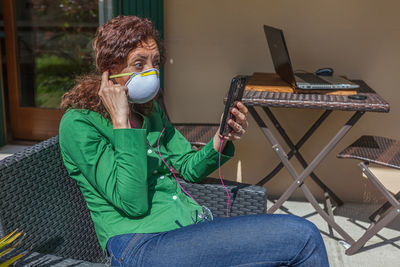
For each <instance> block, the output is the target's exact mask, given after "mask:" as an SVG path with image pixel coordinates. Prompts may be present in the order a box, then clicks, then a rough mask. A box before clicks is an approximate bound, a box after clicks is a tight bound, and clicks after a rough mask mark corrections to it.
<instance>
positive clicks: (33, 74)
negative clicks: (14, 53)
mask: <svg viewBox="0 0 400 267" xmlns="http://www.w3.org/2000/svg"><path fill="white" fill-rule="evenodd" d="M15 20H16V25H17V42H18V50H19V51H18V52H19V54H18V63H19V66H20V90H21V91H20V92H21V94H20V103H21V105H22V106H35V107H43V108H57V107H58V105H59V103H60V101H61V96H62V95H63V94H64V92H65V91H67V90H69V89H70V88H71V87H72V86H73V84H74V80H75V78H76V77H77V76H79V75H82V74H84V73H87V72H90V71H91V70H92V69H93V61H92V47H91V42H92V39H93V37H94V34H95V31H96V28H97V26H98V21H99V19H98V0H96V1H93V0H17V1H16V4H15Z"/></svg>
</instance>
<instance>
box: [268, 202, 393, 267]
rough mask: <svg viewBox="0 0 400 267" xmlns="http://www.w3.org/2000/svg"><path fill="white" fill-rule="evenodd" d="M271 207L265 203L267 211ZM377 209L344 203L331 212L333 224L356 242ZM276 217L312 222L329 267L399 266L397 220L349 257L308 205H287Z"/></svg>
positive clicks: (336, 234) (297, 203) (329, 229)
mask: <svg viewBox="0 0 400 267" xmlns="http://www.w3.org/2000/svg"><path fill="white" fill-rule="evenodd" d="M272 205H273V203H272V202H271V201H268V207H271V206H272ZM321 207H322V208H323V205H322V204H321ZM379 207H380V205H378V204H377V205H372V204H360V203H346V204H344V205H343V206H341V207H338V208H336V209H335V210H334V214H335V221H336V222H337V223H338V224H339V225H340V226H341V227H343V229H344V230H345V231H346V232H347V233H349V234H350V236H352V237H353V239H356V240H357V239H358V238H359V237H360V236H361V235H362V234H363V233H364V231H365V229H366V228H367V227H368V225H369V220H368V216H369V215H371V214H372V213H373V212H374V211H375V210H376V209H378V208H379ZM276 213H281V214H288V213H289V214H295V215H298V216H301V217H303V218H306V219H307V220H310V221H311V222H313V223H314V224H315V225H316V226H317V227H318V229H319V230H320V232H321V234H322V237H323V239H324V242H325V246H326V249H327V251H328V257H329V263H330V266H331V267H376V266H388V267H389V266H390V267H397V266H400V216H398V217H397V218H396V219H395V220H394V221H393V222H392V223H391V224H390V225H389V226H388V227H386V228H383V229H382V230H381V231H380V232H378V234H377V235H375V236H374V237H372V238H371V239H370V240H369V241H368V242H367V243H366V245H365V246H364V247H363V248H362V249H361V250H359V252H358V253H357V254H354V255H351V256H348V255H346V254H345V248H344V247H343V246H342V245H341V244H340V243H339V241H340V240H342V239H341V237H340V235H339V234H338V233H336V232H335V231H333V232H332V229H331V228H330V227H328V224H327V223H326V222H325V221H324V220H323V219H322V217H321V216H320V215H319V214H318V213H317V212H316V211H315V210H314V208H313V207H312V206H311V204H309V203H308V202H301V201H287V202H285V203H284V205H283V207H282V209H280V210H278V211H276Z"/></svg>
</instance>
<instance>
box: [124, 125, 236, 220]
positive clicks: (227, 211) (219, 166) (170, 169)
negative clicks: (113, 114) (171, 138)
mask: <svg viewBox="0 0 400 267" xmlns="http://www.w3.org/2000/svg"><path fill="white" fill-rule="evenodd" d="M129 122H130V124H131V125H132V127H134V128H137V127H136V125H135V124H134V123H133V121H131V120H129ZM167 123H168V119H165V125H164V128H163V130H162V131H161V133H160V136H159V137H158V139H157V149H158V152H157V151H156V150H155V149H154V147H153V146H152V145H151V144H150V143H149V141H147V139H146V143H147V144H148V145H149V146H150V147H151V149H152V150H153V151H154V152H155V153H156V154H157V155H158V156H160V158H161V160H162V162H164V164H165V166H167V167H168V169H169V171H170V172H171V173H172V175H173V176H174V178H175V180H176V182H177V183H178V185H179V187H180V188H181V190H182V191H183V192H184V193H185V194H186V195H188V196H189V197H190V198H191V199H193V201H194V202H196V203H197V205H199V206H201V205H200V204H199V202H197V201H196V200H195V199H194V197H193V196H192V195H191V194H189V193H188V192H187V191H186V190H185V189H184V188H183V187H182V185H181V183H179V181H178V178H177V177H176V175H175V172H174V170H173V169H172V168H171V167H170V166H169V165H168V164H167V162H166V161H165V159H164V158H163V156H162V155H161V151H160V139H161V136H162V134H163V133H164V131H165V129H166V127H167ZM224 138H225V136H222V139H221V146H220V147H219V157H218V173H219V178H220V180H221V183H222V186H223V187H224V189H225V191H226V193H227V195H228V204H227V206H226V217H229V202H230V196H229V192H228V190H227V189H226V186H225V184H224V181H223V180H222V177H221V150H222V145H223V143H224Z"/></svg>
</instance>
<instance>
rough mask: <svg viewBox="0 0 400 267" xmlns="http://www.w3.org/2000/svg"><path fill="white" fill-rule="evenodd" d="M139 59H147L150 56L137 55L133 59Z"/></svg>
mask: <svg viewBox="0 0 400 267" xmlns="http://www.w3.org/2000/svg"><path fill="white" fill-rule="evenodd" d="M137 58H141V59H147V58H148V56H147V55H143V54H136V55H134V56H133V57H132V60H135V59H137Z"/></svg>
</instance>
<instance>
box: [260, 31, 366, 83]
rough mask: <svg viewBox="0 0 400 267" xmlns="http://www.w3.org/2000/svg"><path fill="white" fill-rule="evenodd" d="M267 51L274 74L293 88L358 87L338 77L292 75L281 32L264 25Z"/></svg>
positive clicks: (310, 74)
mask: <svg viewBox="0 0 400 267" xmlns="http://www.w3.org/2000/svg"><path fill="white" fill-rule="evenodd" d="M264 32H265V36H266V37H267V41H268V46H269V50H270V52H271V57H272V61H273V63H274V67H275V71H276V73H277V74H278V75H279V76H280V77H281V79H282V80H284V81H285V82H287V83H289V84H290V85H291V86H292V87H293V88H299V89H307V90H310V89H335V90H338V89H354V88H358V87H360V86H359V85H358V84H355V83H353V82H351V81H349V80H346V79H344V78H342V77H339V76H319V75H316V74H314V73H308V72H304V73H303V72H302V73H294V72H293V68H292V64H291V62H290V58H289V52H288V49H287V46H286V42H285V37H284V36H283V31H282V30H280V29H277V28H274V27H271V26H267V25H264Z"/></svg>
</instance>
